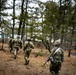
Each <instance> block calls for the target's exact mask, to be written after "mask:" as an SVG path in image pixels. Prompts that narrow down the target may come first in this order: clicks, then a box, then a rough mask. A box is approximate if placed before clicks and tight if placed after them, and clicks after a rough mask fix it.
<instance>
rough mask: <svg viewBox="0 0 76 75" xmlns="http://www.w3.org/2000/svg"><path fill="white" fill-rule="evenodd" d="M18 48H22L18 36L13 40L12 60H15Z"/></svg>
mask: <svg viewBox="0 0 76 75" xmlns="http://www.w3.org/2000/svg"><path fill="white" fill-rule="evenodd" d="M20 48H22V41H21V40H20V36H19V35H18V36H17V38H16V39H13V50H14V59H16V57H17V53H18V51H19V49H20Z"/></svg>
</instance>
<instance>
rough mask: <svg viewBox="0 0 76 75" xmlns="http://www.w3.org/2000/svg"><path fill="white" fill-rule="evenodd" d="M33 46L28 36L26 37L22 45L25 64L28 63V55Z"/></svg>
mask: <svg viewBox="0 0 76 75" xmlns="http://www.w3.org/2000/svg"><path fill="white" fill-rule="evenodd" d="M33 48H34V44H33V43H32V42H31V39H30V38H27V41H26V42H25V44H24V46H23V50H24V59H25V65H28V64H29V61H30V60H29V56H30V53H31V51H32V49H33Z"/></svg>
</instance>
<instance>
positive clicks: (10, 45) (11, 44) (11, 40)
mask: <svg viewBox="0 0 76 75" xmlns="http://www.w3.org/2000/svg"><path fill="white" fill-rule="evenodd" d="M8 45H9V49H10V52H11V51H12V50H13V38H12V37H10V39H9V42H8Z"/></svg>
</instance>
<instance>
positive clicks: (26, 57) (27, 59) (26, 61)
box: [24, 51, 29, 65]
mask: <svg viewBox="0 0 76 75" xmlns="http://www.w3.org/2000/svg"><path fill="white" fill-rule="evenodd" d="M24 53H25V54H24V59H25V65H28V64H29V55H28V54H29V51H24Z"/></svg>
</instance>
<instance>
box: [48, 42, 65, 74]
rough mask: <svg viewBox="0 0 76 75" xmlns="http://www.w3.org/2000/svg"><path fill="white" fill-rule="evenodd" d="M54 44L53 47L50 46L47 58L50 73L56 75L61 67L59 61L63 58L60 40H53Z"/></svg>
mask: <svg viewBox="0 0 76 75" xmlns="http://www.w3.org/2000/svg"><path fill="white" fill-rule="evenodd" d="M54 45H55V47H53V48H52V50H51V55H50V57H49V60H50V62H51V64H50V68H49V69H50V72H51V73H52V74H55V75H58V74H59V70H60V69H61V63H62V62H63V60H64V53H63V51H62V48H61V47H60V42H59V43H58V42H57V43H56V42H55V44H54Z"/></svg>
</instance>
